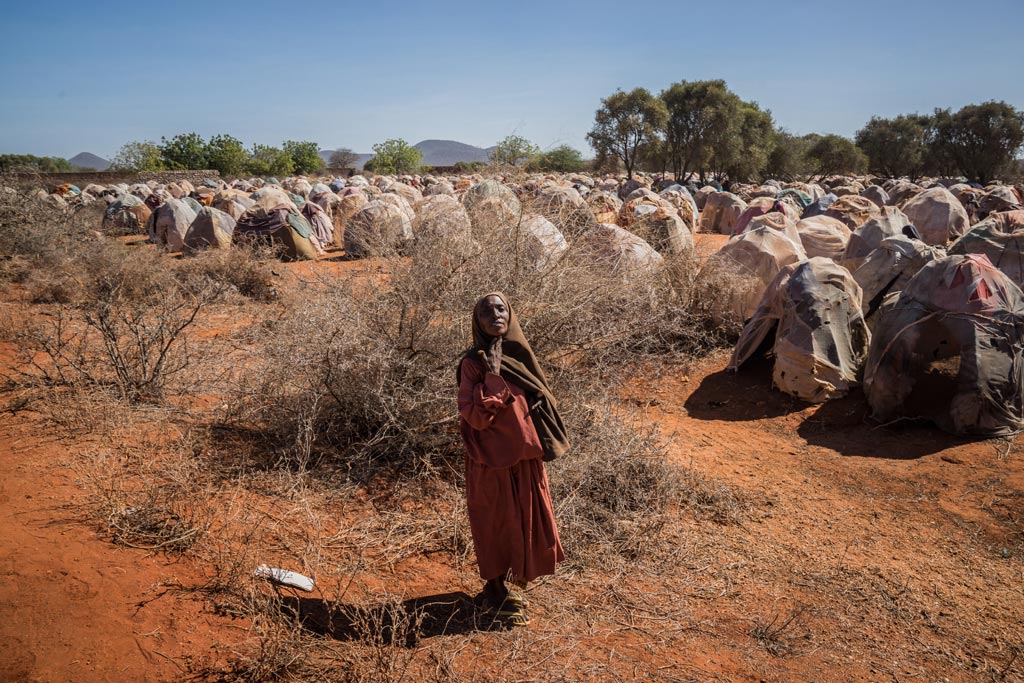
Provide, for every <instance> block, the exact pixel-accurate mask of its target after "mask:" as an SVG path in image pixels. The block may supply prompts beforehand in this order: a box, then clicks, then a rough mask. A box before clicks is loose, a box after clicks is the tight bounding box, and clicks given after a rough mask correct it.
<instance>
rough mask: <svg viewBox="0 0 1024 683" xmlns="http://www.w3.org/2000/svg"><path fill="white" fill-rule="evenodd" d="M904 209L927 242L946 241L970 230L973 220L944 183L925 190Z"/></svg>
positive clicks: (942, 242) (943, 243)
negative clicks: (943, 185) (942, 185)
mask: <svg viewBox="0 0 1024 683" xmlns="http://www.w3.org/2000/svg"><path fill="white" fill-rule="evenodd" d="M902 210H903V213H905V214H906V215H907V218H908V219H910V222H911V223H913V224H914V227H916V228H917V231H918V232H919V233H920V234H921V239H923V240H924V241H925V242H927V243H928V244H941V245H945V244H946V243H947V242H949V241H950V240H953V239H956V238H957V237H959V236H960V235H962V234H964V233H965V232H967V229H968V228H969V227H970V223H971V221H970V219H969V218H968V217H967V211H966V209H964V207H963V204H961V203H960V201H959V200H958V199H957V198H956V197H954V196H953V194H952V193H951V192H950V191H949V190H947V189H946V188H944V187H933V188H931V189H930V190H925V191H924V192H922V193H921V194H919V195H917V196H916V197H914V198H913V199H911V200H910V201H908V202H906V203H905V204H903V207H902Z"/></svg>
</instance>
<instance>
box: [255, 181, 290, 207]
mask: <svg viewBox="0 0 1024 683" xmlns="http://www.w3.org/2000/svg"><path fill="white" fill-rule="evenodd" d="M249 199H251V200H252V201H254V202H255V203H256V206H259V207H262V208H264V209H266V210H267V211H270V210H272V209H276V208H277V207H279V206H284V207H287V208H288V209H289V210H291V211H298V210H299V207H298V206H297V205H296V204H295V202H294V201H293V200H292V195H289V194H288V193H287V192H285V191H284V190H282V189H281V188H280V187H279V186H277V185H264V186H263V187H261V188H260V189H258V190H256V191H255V192H253V193H252V194H251V195H249Z"/></svg>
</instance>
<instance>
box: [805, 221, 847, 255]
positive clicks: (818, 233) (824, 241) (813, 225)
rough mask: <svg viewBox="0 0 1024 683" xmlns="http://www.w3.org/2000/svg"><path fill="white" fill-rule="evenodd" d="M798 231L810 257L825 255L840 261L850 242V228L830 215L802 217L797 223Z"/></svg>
mask: <svg viewBox="0 0 1024 683" xmlns="http://www.w3.org/2000/svg"><path fill="white" fill-rule="evenodd" d="M796 231H797V234H798V235H799V237H800V244H801V245H802V246H803V248H804V251H805V252H807V257H808V258H814V257H815V256H823V257H825V258H830V259H832V260H833V261H835V262H837V263H838V262H839V261H840V260H841V259H842V258H843V254H844V253H846V245H847V244H849V242H850V229H849V228H848V227H846V224H845V223H843V222H842V221H840V220H838V219H836V218H831V217H830V216H811V217H810V218H802V219H800V222H798V223H797V224H796Z"/></svg>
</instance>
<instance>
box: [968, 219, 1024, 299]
mask: <svg viewBox="0 0 1024 683" xmlns="http://www.w3.org/2000/svg"><path fill="white" fill-rule="evenodd" d="M949 253H950V254H984V255H985V256H987V257H988V260H989V261H991V262H992V265H994V266H995V267H996V268H998V269H999V270H1001V271H1003V272H1004V273H1006V275H1007V276H1008V277H1009V278H1010V279H1011V280H1013V281H1014V282H1015V283H1016V284H1017V286H1018V287H1024V211H1007V212H1005V213H997V214H993V215H991V216H989V217H988V218H986V219H985V220H983V221H982V222H980V223H978V224H977V225H975V226H974V227H972V228H971V229H970V230H968V231H967V232H965V233H964V234H963V236H961V237H960V239H958V240H957V241H956V242H953V244H952V245H950V247H949Z"/></svg>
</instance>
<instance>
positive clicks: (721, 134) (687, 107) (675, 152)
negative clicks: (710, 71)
mask: <svg viewBox="0 0 1024 683" xmlns="http://www.w3.org/2000/svg"><path fill="white" fill-rule="evenodd" d="M660 97H661V100H662V102H664V103H665V109H666V112H667V118H666V121H665V144H666V147H667V153H668V158H669V163H670V165H671V166H672V172H673V173H674V174H675V177H676V178H679V179H685V178H689V176H690V175H691V174H693V173H695V172H699V173H700V174H701V175H702V176H703V175H704V173H705V172H706V171H707V170H708V169H709V168H710V167H711V166H712V164H713V161H714V157H715V153H716V147H717V148H718V149H717V151H718V152H719V155H718V156H719V157H722V156H727V155H722V154H721V152H722V147H723V145H725V144H728V143H729V141H730V138H731V136H732V135H734V134H735V132H736V127H737V118H738V117H739V111H740V104H741V100H740V98H739V97H737V96H736V95H735V94H734V93H732V92H731V91H730V90H729V89H728V88H727V87H726V85H725V81H723V80H715V81H692V82H688V81H680V82H679V83H673V84H672V85H671V86H669V87H668V88H667V89H666V90H664V91H663V92H662V93H661V96H660Z"/></svg>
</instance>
